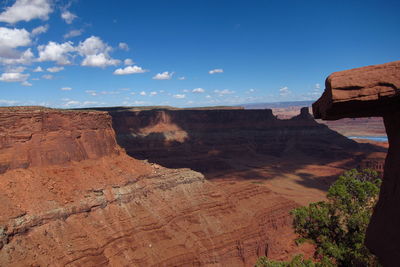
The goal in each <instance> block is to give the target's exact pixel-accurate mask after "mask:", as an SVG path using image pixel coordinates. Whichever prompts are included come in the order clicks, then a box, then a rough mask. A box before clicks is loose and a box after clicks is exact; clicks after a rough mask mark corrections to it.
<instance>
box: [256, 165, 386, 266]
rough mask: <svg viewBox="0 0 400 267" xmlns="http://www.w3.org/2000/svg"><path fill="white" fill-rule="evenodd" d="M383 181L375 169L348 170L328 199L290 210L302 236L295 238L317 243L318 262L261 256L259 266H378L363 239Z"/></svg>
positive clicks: (316, 256)
mask: <svg viewBox="0 0 400 267" xmlns="http://www.w3.org/2000/svg"><path fill="white" fill-rule="evenodd" d="M380 185H381V180H380V179H379V175H378V173H377V172H375V171H373V170H362V171H357V170H355V169H353V170H350V171H347V172H345V173H344V174H343V175H341V176H339V178H338V179H337V180H336V182H335V183H334V184H333V185H332V186H331V187H330V188H329V190H328V194H327V199H328V200H327V201H320V202H316V203H311V204H310V205H309V206H306V207H300V208H297V209H294V210H293V211H292V212H291V214H292V215H293V226H294V229H295V232H296V233H297V234H299V236H300V237H299V239H297V240H296V242H298V243H302V242H312V243H313V244H314V245H315V247H316V251H315V255H314V260H315V263H312V262H310V261H307V260H304V259H303V257H299V256H296V257H294V258H293V260H292V261H291V262H273V261H270V260H268V259H261V258H260V259H259V261H258V262H257V264H259V265H258V266H264V267H266V266H268V267H275V266H277V267H278V266H279V267H280V266H296V267H297V266H299V267H300V266H379V263H378V261H377V259H376V257H375V256H374V255H372V254H371V253H370V252H369V250H368V249H367V247H366V246H365V245H364V240H365V232H366V229H367V226H368V223H369V220H370V217H371V215H372V210H373V207H374V205H375V204H376V201H377V199H378V195H379V188H380ZM260 264H261V265H260ZM279 264H281V265H279ZM313 264H314V265H313ZM316 264H317V265H316Z"/></svg>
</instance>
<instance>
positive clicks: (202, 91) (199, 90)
mask: <svg viewBox="0 0 400 267" xmlns="http://www.w3.org/2000/svg"><path fill="white" fill-rule="evenodd" d="M205 91H206V90H204V89H203V88H195V89H193V90H192V93H196V94H201V93H204V92H205Z"/></svg>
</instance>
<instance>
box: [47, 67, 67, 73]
mask: <svg viewBox="0 0 400 267" xmlns="http://www.w3.org/2000/svg"><path fill="white" fill-rule="evenodd" d="M63 69H64V67H51V68H47V71H48V72H60V71H62V70H63Z"/></svg>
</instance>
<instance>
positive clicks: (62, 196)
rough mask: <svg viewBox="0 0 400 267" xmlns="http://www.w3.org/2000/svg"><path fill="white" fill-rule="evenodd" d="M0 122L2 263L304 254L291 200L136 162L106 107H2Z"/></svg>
mask: <svg viewBox="0 0 400 267" xmlns="http://www.w3.org/2000/svg"><path fill="white" fill-rule="evenodd" d="M160 116H161V119H163V118H162V116H163V115H162V113H161V114H160ZM0 118H1V122H2V123H1V127H2V128H1V132H0V135H1V139H0V140H1V142H0V144H1V149H0V155H1V160H0V162H1V164H2V166H3V168H2V174H0V200H1V203H2V209H1V212H0V266H198V265H210V266H252V265H253V264H254V262H255V260H256V259H257V258H258V257H259V256H263V255H268V256H269V257H271V258H275V259H282V258H284V257H285V256H286V257H288V256H289V255H290V254H291V253H298V252H299V251H297V250H298V248H296V247H295V245H294V243H293V238H294V234H293V231H292V229H291V218H290V216H289V211H290V210H291V209H292V208H293V207H295V206H296V205H297V204H296V203H295V202H293V201H290V200H288V199H286V198H284V197H282V196H279V195H277V194H275V193H273V192H272V191H270V190H269V189H268V188H267V187H265V186H261V185H257V184H254V183H249V182H240V181H237V182H236V181H207V180H206V179H205V178H204V176H203V175H202V174H200V173H197V172H194V171H191V170H189V169H175V170H171V169H166V168H164V167H161V166H159V165H154V164H149V163H147V162H146V161H139V160H136V159H134V158H131V157H129V156H127V155H126V154H125V153H124V151H123V150H122V149H121V148H120V147H119V146H118V145H117V144H116V141H115V135H114V130H113V128H112V127H111V117H110V116H109V115H108V114H107V113H104V112H93V111H79V112H77V111H59V110H48V109H35V108H32V109H28V110H26V109H16V110H9V109H4V110H1V111H0ZM127 119H128V120H129V119H132V118H131V117H129V116H128V117H127ZM163 120H164V121H165V119H163ZM138 125H141V124H138ZM215 125H216V126H215V127H217V125H219V119H216V122H215ZM158 126H160V125H158ZM158 126H157V127H158ZM121 127H122V126H121ZM126 127H127V128H130V127H135V126H132V125H127V126H126ZM157 127H156V128H147V129H148V130H149V131H150V130H151V131H155V130H157V129H158V130H161V129H162V128H157ZM160 127H161V126H160ZM168 127H170V126H168ZM218 127H221V126H218ZM248 127H249V128H250V123H249V125H248ZM177 131H179V129H177ZM142 133H143V134H146V131H145V130H143V131H142ZM172 137H173V140H175V141H173V142H176V139H178V140H181V139H180V138H181V137H182V138H186V137H185V136H184V135H179V134H178V135H176V133H173V134H172ZM151 145H154V144H151ZM282 252H284V253H282Z"/></svg>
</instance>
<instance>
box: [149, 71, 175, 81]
mask: <svg viewBox="0 0 400 267" xmlns="http://www.w3.org/2000/svg"><path fill="white" fill-rule="evenodd" d="M172 75H174V73H173V72H171V73H170V72H168V71H164V72H163V73H157V74H156V75H155V76H154V77H153V80H171V78H172Z"/></svg>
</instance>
